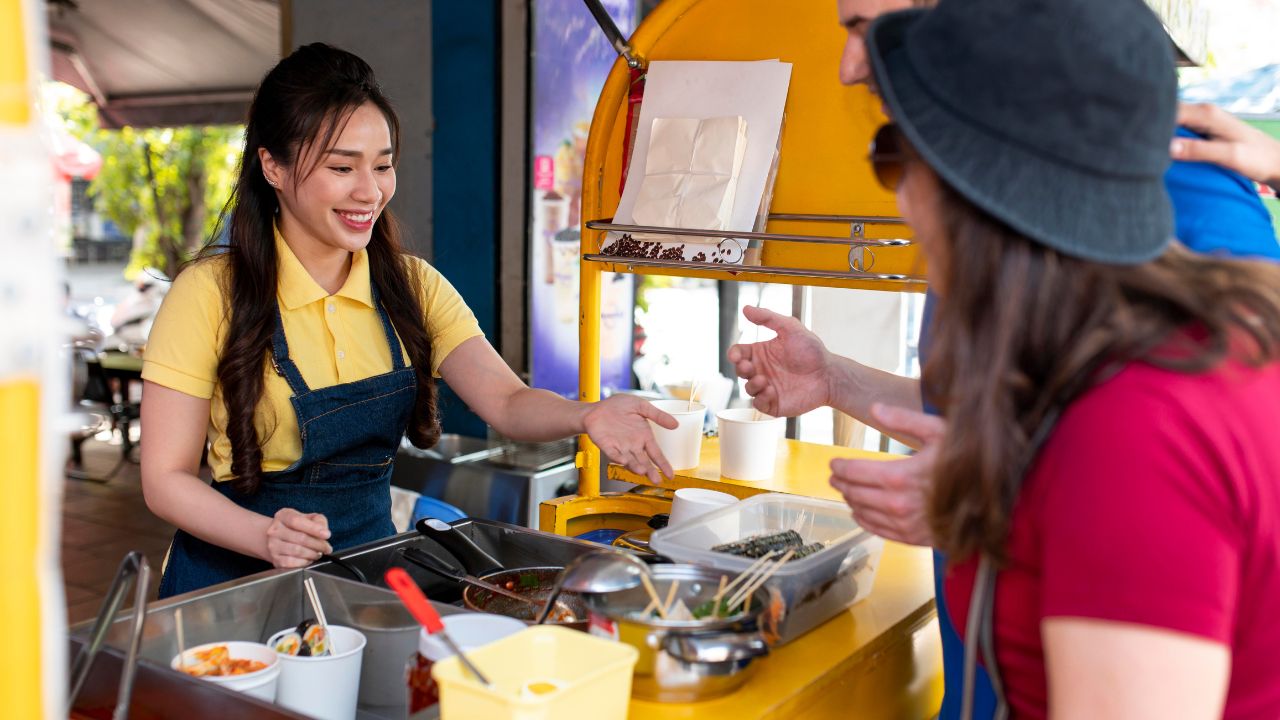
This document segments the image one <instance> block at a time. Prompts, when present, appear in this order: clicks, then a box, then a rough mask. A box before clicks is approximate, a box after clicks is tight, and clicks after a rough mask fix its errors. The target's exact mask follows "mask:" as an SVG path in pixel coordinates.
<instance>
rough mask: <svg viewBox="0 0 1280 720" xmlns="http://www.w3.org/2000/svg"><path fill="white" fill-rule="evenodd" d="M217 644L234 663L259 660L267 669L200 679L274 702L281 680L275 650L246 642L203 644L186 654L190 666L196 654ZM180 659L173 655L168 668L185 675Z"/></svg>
mask: <svg viewBox="0 0 1280 720" xmlns="http://www.w3.org/2000/svg"><path fill="white" fill-rule="evenodd" d="M218 645H226V646H227V653H228V654H229V655H230V656H231V657H232V658H233V659H235V660H257V661H258V662H264V663H266V664H267V666H266V667H265V668H263V669H261V670H259V671H257V672H252V673H245V674H244V675H227V676H205V677H202V678H200V679H201V680H204V681H207V682H211V683H213V684H214V685H221V686H222V687H224V688H228V689H231V690H235V691H237V692H242V693H244V694H245V695H252V696H253V697H256V698H258V699H260V700H266V701H267V702H275V699H276V687H277V685H279V681H280V659H279V657H277V656H276V651H275V650H272V649H271V648H270V647H268V646H267V645H263V644H262V643H255V642H243V641H240V640H231V641H228V642H213V643H205V644H204V645H197V646H196V647H193V648H188V649H187V652H186V653H185V655H186V656H187V663H189V664H194V663H195V662H196V660H195V657H196V653H198V652H200V651H202V650H208V649H209V648H212V647H217V646H218ZM179 659H180V656H178V655H174V656H173V660H172V661H171V662H170V663H169V667H171V668H173V669H174V670H178V672H182V671H181V670H180V669H179V667H178V661H179Z"/></svg>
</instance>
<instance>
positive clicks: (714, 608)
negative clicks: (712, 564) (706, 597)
mask: <svg viewBox="0 0 1280 720" xmlns="http://www.w3.org/2000/svg"><path fill="white" fill-rule="evenodd" d="M727 582H729V578H728V577H727V576H725V575H721V576H720V589H719V590H717V591H716V596H715V597H714V598H712V599H711V616H712V617H720V598H722V597H724V588H725V584H726V583H727Z"/></svg>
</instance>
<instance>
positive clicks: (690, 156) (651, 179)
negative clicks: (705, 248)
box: [632, 115, 747, 244]
mask: <svg viewBox="0 0 1280 720" xmlns="http://www.w3.org/2000/svg"><path fill="white" fill-rule="evenodd" d="M746 148H747V123H746V120H745V119H744V118H742V117H741V116H739V115H734V116H730V117H716V118H706V119H698V118H654V120H653V125H652V128H651V131H650V139H649V151H648V154H647V155H646V158H645V171H644V172H645V174H644V178H643V179H642V180H641V184H640V190H639V193H638V194H637V196H636V203H635V208H634V209H633V210H632V218H633V220H634V222H635V223H636V224H637V225H653V226H656V227H685V228H691V229H697V230H722V229H724V228H725V227H727V226H728V223H729V221H730V216H731V215H732V213H733V201H734V195H735V191H736V189H737V186H738V175H739V174H740V173H741V171H742V158H743V155H744V153H745V152H746ZM652 239H654V240H662V241H665V242H673V241H681V240H683V241H688V242H698V243H711V244H715V243H716V242H718V241H717V240H715V239H713V238H700V237H688V238H677V237H673V236H663V237H658V236H654V237H653V238H652Z"/></svg>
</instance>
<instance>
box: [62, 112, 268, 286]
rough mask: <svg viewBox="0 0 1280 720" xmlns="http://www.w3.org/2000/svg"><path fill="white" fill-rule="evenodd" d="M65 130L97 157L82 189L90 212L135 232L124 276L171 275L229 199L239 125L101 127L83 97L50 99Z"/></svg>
mask: <svg viewBox="0 0 1280 720" xmlns="http://www.w3.org/2000/svg"><path fill="white" fill-rule="evenodd" d="M55 102H56V108H55V109H56V110H57V111H58V113H59V115H61V117H62V118H63V121H64V122H65V123H66V126H67V128H68V130H70V131H71V133H72V134H73V135H75V136H76V137H79V138H80V139H81V140H83V141H84V142H87V143H89V144H90V145H92V146H93V147H94V149H96V150H97V151H98V152H99V153H101V154H102V170H101V171H100V172H99V173H98V176H97V177H96V178H94V180H93V183H92V184H91V185H90V186H89V194H90V196H91V197H93V198H94V199H95V202H96V204H97V207H98V210H99V211H100V212H102V213H103V214H104V215H106V216H107V217H109V218H110V219H111V220H112V221H113V222H114V223H115V224H116V225H117V226H118V227H119V228H120V230H121V231H122V232H124V233H125V234H127V235H129V236H131V237H135V236H136V235H137V234H138V233H139V232H141V233H142V242H141V243H140V244H138V245H135V247H134V250H133V254H132V257H131V258H130V261H129V267H128V268H127V269H126V271H125V272H126V274H128V275H132V274H133V273H134V272H137V271H138V270H141V269H142V268H145V267H154V268H156V269H158V270H160V271H161V272H163V273H165V274H166V275H169V276H170V277H172V276H173V275H174V273H176V272H177V270H178V268H179V267H180V266H181V265H182V263H183V262H185V261H186V260H188V259H189V258H190V257H191V256H192V254H194V253H195V251H196V250H198V249H199V248H200V247H201V246H202V245H204V243H205V242H206V241H208V240H209V239H210V237H211V236H212V234H213V231H214V229H215V226H216V224H217V220H218V215H219V214H220V212H221V211H222V208H223V205H224V204H225V203H226V201H227V199H228V198H229V197H230V195H231V187H232V184H233V183H234V181H235V171H236V165H237V164H238V163H239V161H240V148H241V146H242V143H243V139H244V128H243V126H239V125H233V126H211V127H198V126H186V127H177V128H132V127H125V128H122V129H120V130H106V129H102V128H100V127H99V126H98V119H97V110H96V108H94V106H93V104H92V103H90V102H89V99H88V96H86V95H83V94H80V93H68V92H61V93H58V94H57V99H56V100H55Z"/></svg>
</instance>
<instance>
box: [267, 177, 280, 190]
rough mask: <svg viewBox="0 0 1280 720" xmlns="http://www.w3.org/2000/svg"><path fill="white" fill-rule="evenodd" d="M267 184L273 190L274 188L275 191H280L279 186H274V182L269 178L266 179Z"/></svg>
mask: <svg viewBox="0 0 1280 720" xmlns="http://www.w3.org/2000/svg"><path fill="white" fill-rule="evenodd" d="M267 184H268V185H270V186H271V187H273V188H276V189H277V190H279V189H280V186H279V185H277V184H276V181H275V180H272V179H271V178H267Z"/></svg>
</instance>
